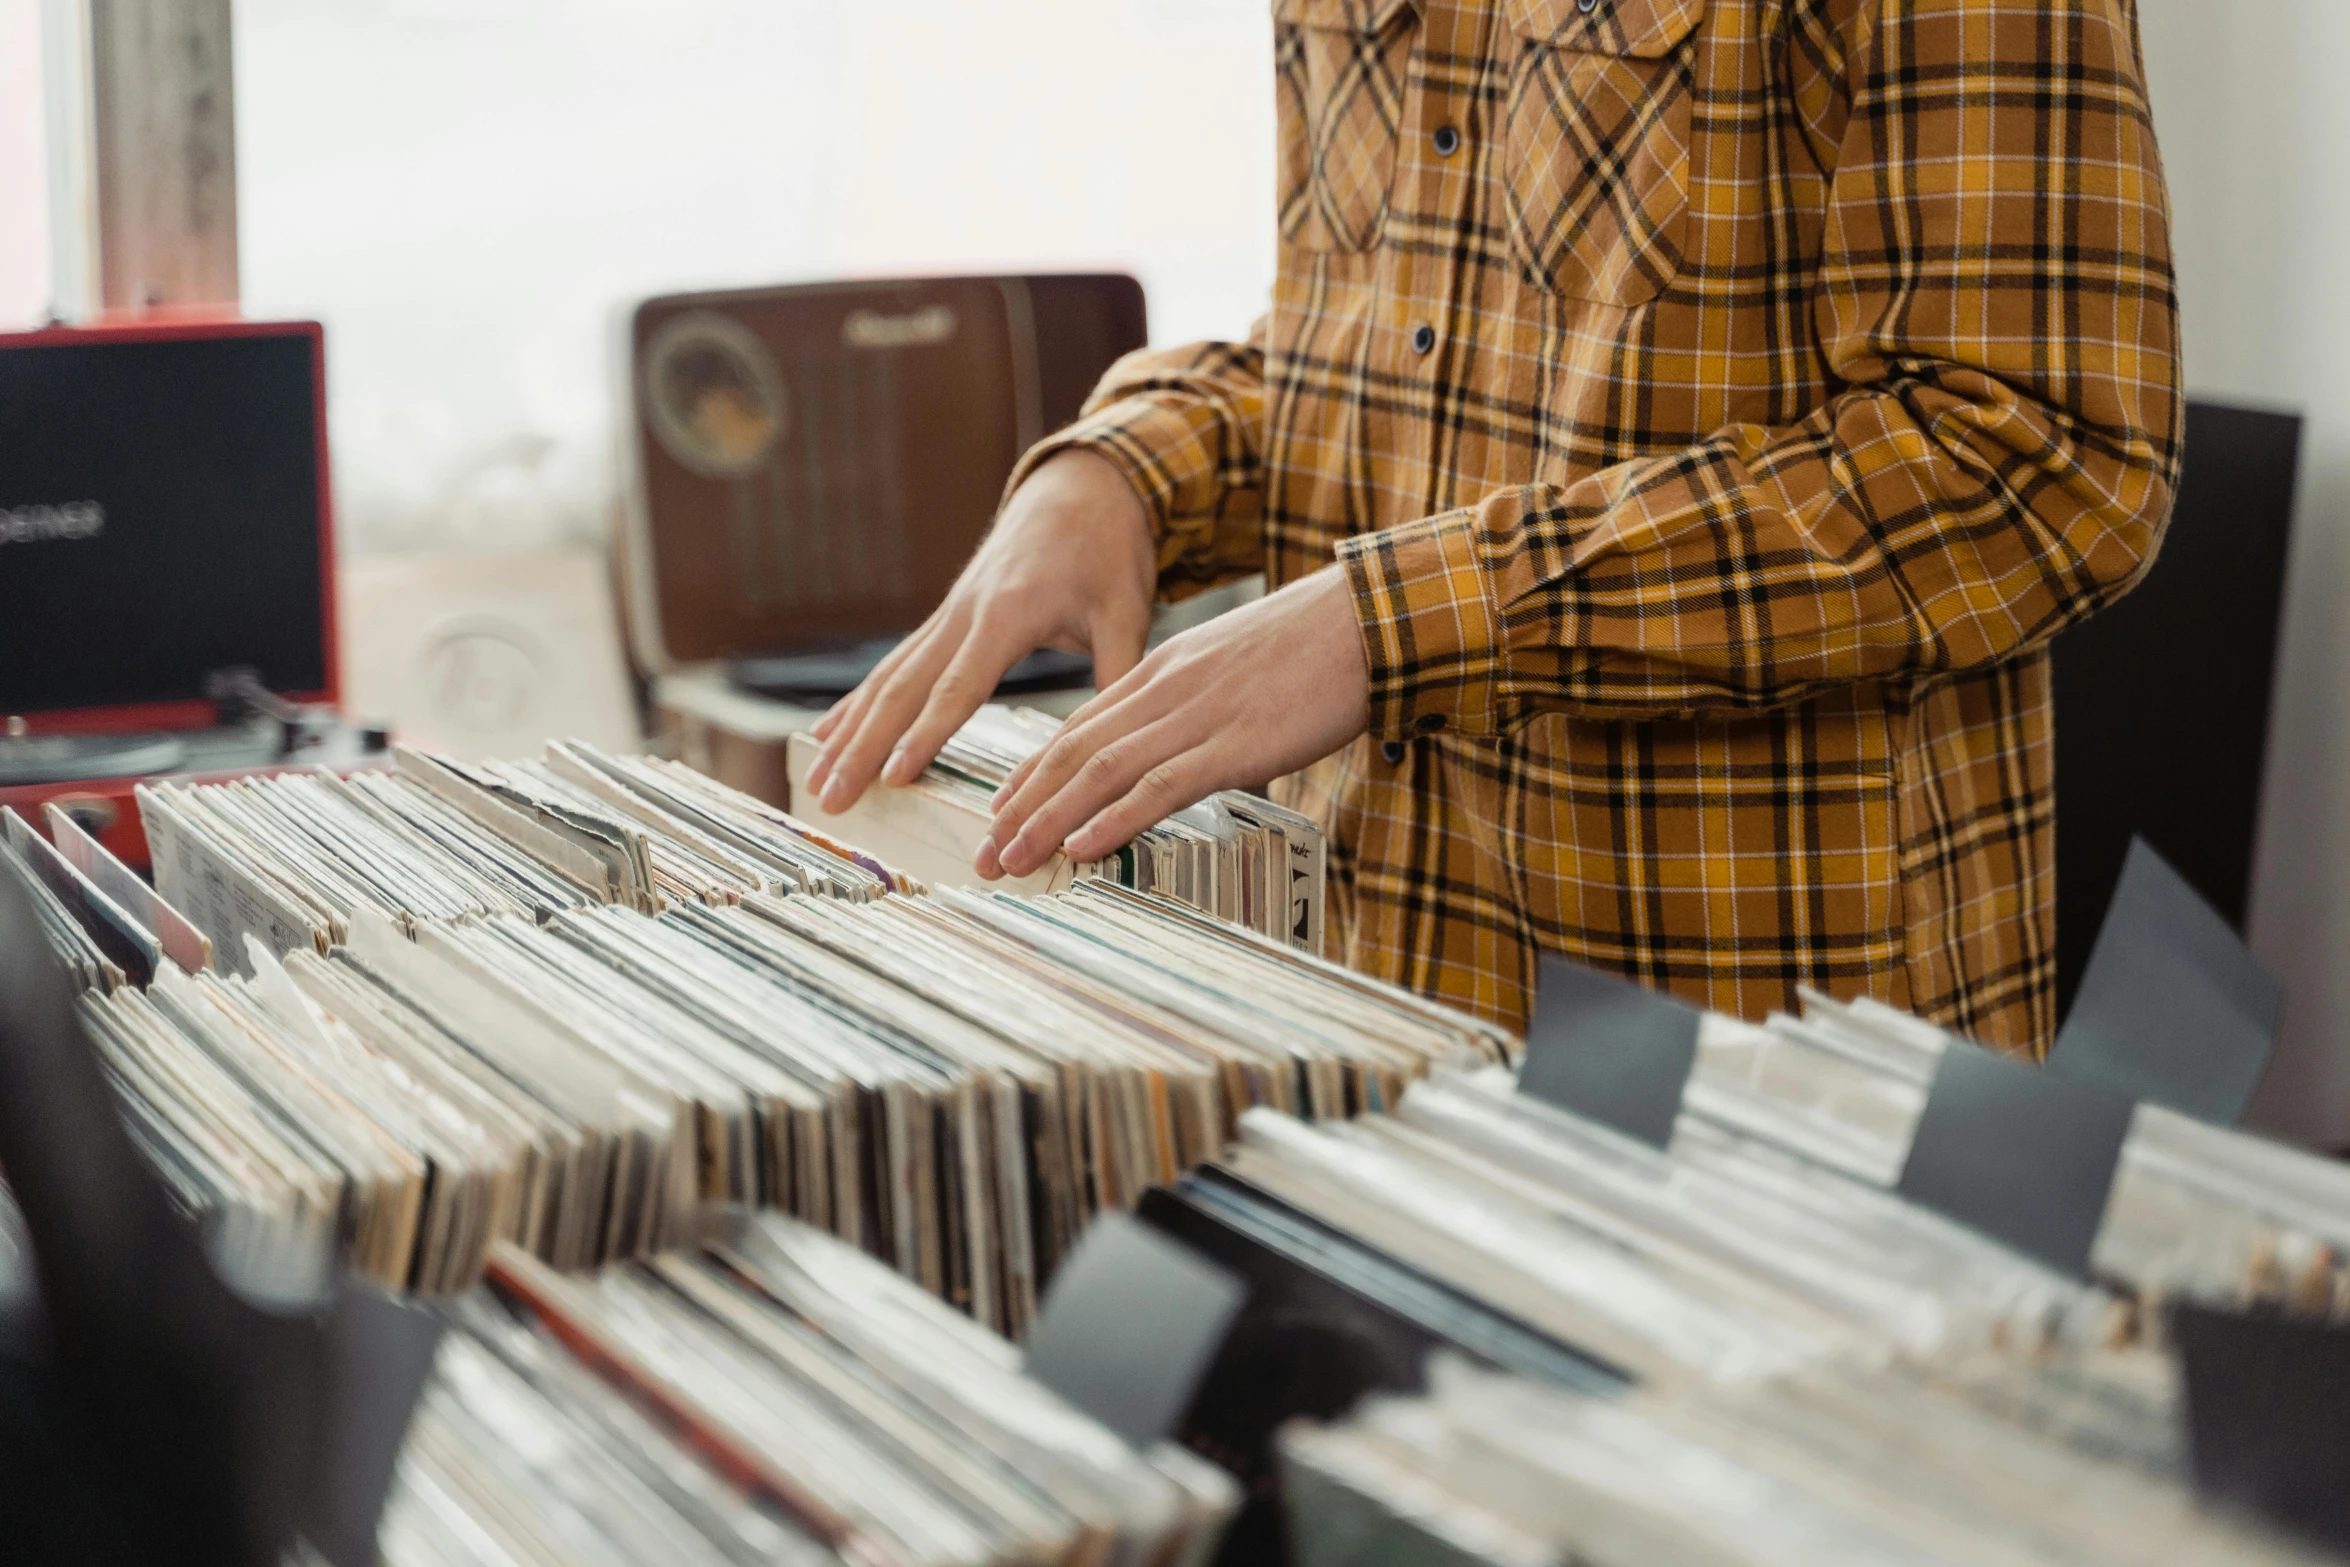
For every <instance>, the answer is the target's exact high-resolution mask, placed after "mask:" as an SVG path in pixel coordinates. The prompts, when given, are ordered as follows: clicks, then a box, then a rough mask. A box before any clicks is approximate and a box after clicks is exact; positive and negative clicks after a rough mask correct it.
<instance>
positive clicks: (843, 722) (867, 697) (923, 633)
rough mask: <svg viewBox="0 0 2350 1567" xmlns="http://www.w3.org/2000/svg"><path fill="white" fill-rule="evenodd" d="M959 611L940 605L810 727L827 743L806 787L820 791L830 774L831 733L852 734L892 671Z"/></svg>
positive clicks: (948, 622) (834, 748)
mask: <svg viewBox="0 0 2350 1567" xmlns="http://www.w3.org/2000/svg"><path fill="white" fill-rule="evenodd" d="M961 613H962V612H961V610H960V608H959V606H957V605H956V604H954V603H953V602H952V601H949V602H948V603H946V604H942V605H940V606H939V608H938V609H937V610H936V611H935V612H933V613H932V615H931V617H930V618H929V619H928V620H926V621H924V622H923V623H922V624H921V626H920V627H918V628H917V629H916V630H915V632H914V634H913V635H912V636H910V637H907V638H905V639H904V640H903V641H901V642H900V643H898V645H897V646H896V647H893V648H891V649H890V650H889V651H888V652H887V653H884V654H883V655H882V656H881V662H880V663H878V664H875V665H874V666H873V673H871V674H869V675H867V676H866V677H865V678H864V679H863V680H860V681H858V682H857V688H856V689H855V690H854V691H851V692H850V693H849V694H848V695H847V696H844V697H842V698H841V699H840V700H839V701H837V702H835V703H833V704H832V706H831V707H829V708H827V709H825V712H824V716H823V717H822V718H819V719H817V720H816V722H815V723H814V724H812V725H810V726H809V729H808V732H809V733H810V734H812V735H814V736H815V737H816V738H817V739H819V740H822V741H826V742H827V744H826V745H825V747H824V750H823V752H822V754H820V755H819V756H818V757H817V758H816V762H815V765H814V766H812V767H810V768H809V769H808V788H809V789H810V790H811V791H821V790H822V789H823V787H824V780H825V779H826V778H828V777H829V776H831V772H832V761H833V755H834V753H835V751H836V750H837V749H838V747H837V746H836V745H833V744H831V743H829V742H831V741H832V738H833V736H834V735H835V734H843V735H844V737H845V736H846V735H854V734H855V733H856V731H857V725H858V724H859V723H860V722H861V721H862V720H863V718H864V716H865V714H866V712H867V711H869V710H870V709H871V708H872V706H873V699H874V697H875V696H876V695H878V694H879V692H880V690H881V688H882V686H883V685H884V684H885V683H886V682H887V681H888V679H889V677H890V676H891V675H893V674H895V673H896V672H897V670H898V668H899V667H900V666H901V665H903V664H904V663H905V661H906V660H907V659H908V658H909V657H911V656H913V655H914V654H916V653H918V652H919V651H920V650H921V647H922V644H923V643H924V642H926V641H927V640H929V639H930V638H931V637H933V636H936V635H938V634H939V632H940V631H941V630H942V629H944V628H946V627H947V626H948V625H950V624H951V623H952V622H954V621H955V620H957V619H958V618H960V615H961Z"/></svg>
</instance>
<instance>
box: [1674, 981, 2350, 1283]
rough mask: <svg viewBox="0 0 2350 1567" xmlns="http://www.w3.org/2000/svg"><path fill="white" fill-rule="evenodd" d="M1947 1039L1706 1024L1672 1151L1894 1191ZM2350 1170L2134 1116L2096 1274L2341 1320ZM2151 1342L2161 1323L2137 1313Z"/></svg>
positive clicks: (1825, 1017)
mask: <svg viewBox="0 0 2350 1567" xmlns="http://www.w3.org/2000/svg"><path fill="white" fill-rule="evenodd" d="M1948 1044H1949V1039H1948V1036H1946V1035H1945V1034H1943V1033H1942V1032H1941V1031H1940V1030H1939V1029H1936V1028H1933V1027H1931V1026H1930V1025H1927V1024H1924V1023H1921V1022H1919V1021H1918V1020H1917V1019H1915V1018H1912V1017H1909V1016H1907V1015H1906V1014H1904V1013H1900V1012H1896V1011H1894V1010H1893V1009H1891V1008H1889V1007H1885V1006H1882V1005H1880V1004H1878V1003H1875V1002H1871V1001H1857V1002H1852V1003H1839V1002H1835V1001H1831V1000H1829V999H1827V998H1826V997H1823V996H1810V997H1807V998H1806V1007H1805V1012H1804V1015H1803V1016H1802V1017H1800V1018H1797V1017H1775V1018H1773V1019H1771V1020H1770V1022H1769V1023H1768V1024H1765V1025H1760V1026H1754V1025H1746V1024H1741V1023H1736V1022H1733V1021H1731V1020H1729V1019H1715V1020H1709V1022H1708V1026H1707V1028H1706V1029H1705V1031H1704V1032H1703V1033H1701V1034H1700V1036H1699V1048H1698V1059H1697V1067H1696V1071H1695V1073H1694V1074H1693V1076H1692V1077H1691V1079H1690V1083H1689V1088H1688V1092H1687V1094H1686V1096H1685V1098H1684V1101H1683V1111H1682V1119H1681V1123H1680V1125H1679V1126H1678V1127H1677V1129H1676V1134H1675V1143H1674V1151H1675V1152H1676V1153H1677V1154H1685V1155H1687V1156H1690V1157H1703V1154H1702V1149H1703V1148H1704V1147H1705V1146H1706V1145H1707V1144H1709V1143H1718V1142H1721V1141H1723V1140H1725V1139H1730V1140H1736V1141H1740V1142H1744V1143H1748V1144H1751V1145H1754V1146H1758V1147H1769V1148H1776V1149H1780V1150H1782V1151H1784V1152H1786V1153H1788V1154H1790V1155H1792V1156H1794V1157H1797V1158H1801V1159H1803V1160H1805V1161H1807V1162H1810V1163H1815V1164H1818V1165H1821V1166H1824V1167H1826V1168H1829V1169H1833V1170H1836V1171H1838V1172H1839V1173H1842V1174H1844V1175H1847V1176H1849V1177H1851V1178H1852V1179H1854V1180H1856V1181H1860V1182H1863V1183H1866V1184H1868V1185H1872V1186H1877V1187H1890V1186H1892V1185H1893V1183H1894V1182H1895V1180H1896V1179H1898V1177H1899V1175H1900V1172H1901V1167H1902V1164H1903V1162H1904V1161H1905V1160H1906V1159H1907V1157H1908V1154H1909V1147H1910V1137H1911V1133H1912V1132H1913V1131H1914V1129H1915V1127H1916V1124H1917V1118H1918V1116H1919V1114H1920V1112H1921V1111H1922V1110H1923V1109H1924V1107H1925V1101H1926V1091H1927V1089H1928V1087H1929V1086H1930V1085H1931V1083H1932V1081H1933V1077H1934V1072H1935V1069H1936V1067H1937V1066H1938V1065H1939V1063H1940V1060H1941V1056H1942V1052H1943V1050H1944V1049H1945V1048H1946V1047H1947V1046H1948ZM2346 1258H2350V1165H2345V1164H2344V1163H2342V1162H2341V1161H2340V1160H2335V1159H2325V1158H2319V1157H2316V1156H2314V1155H2311V1154H2309V1153H2306V1152H2304V1151H2302V1150H2300V1149H2297V1148H2292V1147H2288V1146H2286V1145H2285V1144H2282V1143H2277V1142H2273V1141H2271V1140H2269V1139H2267V1138H2262V1137H2255V1136H2249V1135H2246V1134H2244V1133H2240V1132H2233V1131H2229V1130H2226V1129H2225V1128H2222V1127H2216V1126H2212V1125H2209V1124H2207V1123H2205V1122H2202V1121H2198V1120H2195V1119H2193V1118H2192V1117H2189V1116H2185V1115H2181V1114H2180V1113H2178V1112H2177V1111H2175V1110H2170V1109H2166V1108H2165V1107H2163V1106H2161V1105H2158V1104H2153V1103H2141V1104H2139V1106H2138V1107H2137V1110H2136V1112H2135V1115H2134V1118H2133V1120H2132V1122H2131V1126H2130V1133H2129V1137H2128V1140H2127V1141H2125V1142H2124V1143H2123V1145H2122V1155H2121V1163H2120V1165H2119V1167H2118V1168H2117V1170H2116V1171H2115V1174H2114V1186H2113V1192H2112V1195H2111V1197H2110V1198H2109V1199H2108V1201H2107V1204H2106V1210H2105V1220H2104V1223H2103V1225H2102V1226H2101V1227H2100V1228H2099V1230H2098V1234H2097V1242H2096V1247H2095V1250H2094V1251H2093V1252H2092V1253H2091V1264H2092V1266H2093V1268H2094V1269H2095V1271H2096V1272H2097V1273H2098V1274H2099V1275H2100V1276H2102V1277H2105V1278H2109V1279H2112V1280H2115V1281H2118V1282H2120V1283H2122V1284H2124V1285H2126V1286H2127V1287H2128V1288H2129V1289H2130V1290H2131V1291H2133V1292H2134V1293H2135V1294H2136V1295H2137V1296H2138V1297H2139V1299H2140V1301H2141V1302H2142V1303H2143V1304H2144V1305H2145V1306H2147V1307H2149V1308H2152V1307H2158V1306H2159V1305H2160V1304H2161V1303H2162V1302H2163V1301H2164V1300H2165V1299H2169V1298H2172V1297H2177V1298H2182V1299H2187V1300H2195V1301H2203V1302H2214V1303H2223V1304H2231V1305H2254V1304H2259V1305H2268V1306H2276V1307H2280V1308H2284V1309H2288V1310H2290V1311H2292V1312H2294V1313H2296V1314H2299V1315H2305V1316H2313V1317H2330V1318H2331V1319H2333V1320H2336V1321H2346V1320H2350V1264H2346V1262H2345V1259H2346ZM2138 1315H2139V1320H2141V1321H2142V1322H2143V1323H2145V1324H2146V1325H2147V1326H2148V1327H2149V1328H2152V1327H2154V1326H2156V1325H2158V1324H2159V1321H2160V1312H2159V1311H2158V1310H2152V1309H2148V1310H2145V1311H2142V1312H2140V1313H2139V1314H2138Z"/></svg>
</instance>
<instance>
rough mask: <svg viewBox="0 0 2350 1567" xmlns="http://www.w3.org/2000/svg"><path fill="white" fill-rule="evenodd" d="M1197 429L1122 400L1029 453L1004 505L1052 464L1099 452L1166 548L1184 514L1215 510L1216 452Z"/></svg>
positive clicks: (1187, 418)
mask: <svg viewBox="0 0 2350 1567" xmlns="http://www.w3.org/2000/svg"><path fill="white" fill-rule="evenodd" d="M1200 423H1201V421H1200V419H1199V417H1198V416H1197V415H1196V414H1194V413H1189V412H1187V411H1186V410H1185V409H1183V408H1181V407H1176V406H1170V405H1169V404H1167V403H1162V402H1159V401H1157V400H1156V399H1154V398H1152V397H1151V396H1149V395H1148V394H1145V395H1142V396H1137V397H1128V398H1122V399H1120V400H1119V401H1117V402H1114V403H1112V404H1110V405H1109V406H1108V407H1106V408H1102V409H1098V410H1096V411H1095V412H1093V413H1090V414H1087V415H1085V416H1084V417H1082V418H1080V419H1079V420H1078V421H1077V422H1076V423H1075V424H1072V425H1070V426H1068V427H1067V428H1066V429H1063V430H1061V431H1060V432H1058V433H1057V434H1054V435H1049V436H1047V437H1045V438H1044V439H1043V440H1041V441H1039V442H1037V443H1036V444H1035V445H1034V446H1031V447H1030V448H1028V450H1027V452H1026V453H1025V454H1024V455H1023V456H1022V457H1021V459H1020V461H1019V462H1018V463H1017V464H1015V465H1014V466H1013V469H1012V477H1011V478H1010V480H1009V481H1007V482H1006V483H1005V485H1004V499H1005V500H1007V501H1008V500H1010V499H1011V498H1012V492H1013V491H1014V490H1017V489H1018V488H1020V486H1021V485H1022V484H1023V483H1025V482H1026V481H1027V479H1028V476H1029V475H1030V474H1032V473H1034V472H1035V471H1036V470H1037V469H1038V468H1040V467H1042V466H1043V465H1044V464H1045V463H1046V462H1047V461H1048V460H1050V459H1051V458H1054V457H1057V456H1059V455H1060V454H1061V453H1063V452H1065V451H1071V450H1084V451H1089V452H1094V453H1097V454H1099V455H1100V456H1102V457H1106V458H1108V459H1109V461H1110V462H1111V463H1112V464H1113V465H1115V466H1116V468H1117V469H1118V471H1119V472H1120V473H1122V474H1124V475H1125V476H1126V482H1127V483H1128V484H1129V485H1131V486H1132V487H1133V489H1134V493H1135V496H1136V498H1137V499H1139V500H1140V501H1141V502H1142V509H1143V510H1144V512H1146V513H1147V514H1148V515H1149V517H1150V527H1151V541H1152V543H1154V544H1158V545H1162V546H1163V545H1164V544H1165V543H1166V542H1167V536H1168V534H1169V533H1170V532H1171V531H1177V530H1178V529H1179V524H1180V523H1181V521H1182V520H1183V519H1184V518H1185V517H1186V516H1187V515H1197V514H1200V513H1207V514H1209V515H1211V516H1212V514H1213V512H1214V510H1215V504H1214V500H1213V496H1214V494H1215V493H1216V485H1217V480H1218V477H1219V475H1218V472H1217V454H1216V448H1215V444H1214V439H1213V437H1212V436H1211V435H1209V434H1208V433H1207V432H1205V431H1203V430H1202V429H1201V428H1200Z"/></svg>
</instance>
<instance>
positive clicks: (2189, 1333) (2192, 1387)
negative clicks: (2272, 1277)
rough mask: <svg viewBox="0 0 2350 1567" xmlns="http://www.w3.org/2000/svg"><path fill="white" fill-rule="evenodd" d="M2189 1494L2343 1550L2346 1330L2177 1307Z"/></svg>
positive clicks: (2347, 1445) (2174, 1330)
mask: <svg viewBox="0 0 2350 1567" xmlns="http://www.w3.org/2000/svg"><path fill="white" fill-rule="evenodd" d="M2171 1341H2172V1342H2173V1343H2174V1344H2176V1345H2177V1346H2178V1350H2179V1360H2180V1363H2181V1365H2182V1366H2183V1367H2184V1369H2185V1372H2186V1386H2187V1409H2186V1415H2187V1436H2188V1442H2189V1446H2190V1449H2191V1451H2192V1452H2193V1453H2194V1456H2195V1487H2196V1489H2197V1490H2198V1491H2199V1492H2201V1493H2202V1494H2203V1495H2204V1496H2205V1497H2208V1498H2210V1499H2212V1500H2214V1501H2218V1502H2223V1503H2225V1504H2227V1505H2229V1506H2234V1507H2242V1508H2246V1509H2249V1510H2250V1511H2253V1512H2256V1513H2260V1514H2262V1515H2263V1516H2265V1517H2268V1518H2270V1519H2272V1520H2274V1521H2276V1522H2278V1523H2283V1524H2287V1525H2290V1526H2291V1527H2293V1528H2296V1529H2300V1530H2302V1531H2303V1532H2305V1533H2307V1534H2310V1535H2312V1536H2314V1537H2315V1538H2317V1539H2319V1540H2322V1541H2324V1542H2326V1543H2327V1544H2330V1545H2332V1546H2335V1547H2336V1548H2345V1547H2350V1330H2345V1329H2342V1328H2338V1327H2332V1326H2328V1325H2326V1324H2323V1323H2315V1322H2292V1321H2288V1320H2286V1319H2284V1318H2282V1317H2279V1316H2276V1315H2274V1314H2271V1313H2266V1312H2256V1313H2249V1314H2248V1313H2242V1312H2233V1311H2212V1310H2209V1309H2207V1308H2204V1307H2200V1306H2178V1307H2175V1308H2173V1310H2172V1312H2171Z"/></svg>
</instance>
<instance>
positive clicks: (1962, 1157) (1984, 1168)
mask: <svg viewBox="0 0 2350 1567" xmlns="http://www.w3.org/2000/svg"><path fill="white" fill-rule="evenodd" d="M2136 1111H2137V1102H2136V1101H2135V1100H2133V1099H2132V1098H2130V1096H2129V1095H2127V1094H2125V1093H2123V1092H2121V1091H2120V1090H2119V1089H2116V1088H2114V1087H2112V1086H2110V1085H2108V1084H2105V1083H2101V1082H2096V1081H2092V1080H2089V1079H2085V1078H2073V1077H2064V1076H2060V1075H2058V1074H2056V1073H2054V1072H2049V1071H2045V1070H2043V1069H2042V1068H2040V1067H2036V1066H2033V1065H2031V1064H2030V1063H2028V1062H2024V1061H2018V1060H2014V1059H2012V1058H2010V1057H2007V1056H2000V1055H1993V1054H1992V1053H1991V1052H1990V1051H1987V1050H1983V1049H1979V1048H1977V1047H1976V1046H1974V1045H1969V1044H1964V1043H1960V1042H1957V1041H1953V1042H1952V1043H1951V1045H1950V1047H1949V1048H1948V1049H1947V1050H1945V1051H1944V1052H1943V1053H1942V1064H1941V1066H1940V1067H1939V1068H1937V1069H1936V1071H1935V1073H1934V1086H1933V1088H1932V1089H1931V1090H1930V1091H1929V1092H1928V1093H1927V1095H1926V1108H1925V1112H1924V1114H1922V1115H1921V1116H1919V1118H1918V1126H1917V1134H1916V1136H1915V1137H1914V1138H1913V1139H1912V1140H1911V1142H1910V1148H1909V1162H1908V1163H1907V1164H1905V1165H1903V1166H1902V1169H1901V1180H1900V1182H1899V1183H1898V1185H1897V1186H1896V1188H1895V1189H1896V1190H1898V1191H1899V1192H1900V1193H1901V1194H1902V1195H1903V1196H1904V1197H1907V1198H1909V1199H1910V1200H1911V1201H1912V1202H1916V1203H1920V1204H1922V1205H1924V1206H1925V1207H1928V1208H1932V1209H1934V1210H1935V1211H1936V1212H1938V1213H1940V1214H1942V1215H1943V1216H1944V1217H1946V1218H1951V1219H1955V1220H1957V1221H1958V1222H1959V1223H1961V1224H1964V1225H1966V1226H1967V1227H1968V1228H1970V1229H1974V1230H1978V1231H1980V1232H1982V1233H1983V1234H1985V1235H1988V1236H1990V1237H1991V1238H1992V1239H1993V1240H1996V1241H1999V1242H2001V1243H2003V1244H2005V1245H2008V1246H2012V1247H2014V1248H2015V1249H2016V1250H2017V1251H2020V1252H2023V1253H2025V1254H2026V1255H2027V1256H2031V1257H2036V1258H2038V1259H2039V1260H2040V1261H2042V1262H2044V1263H2046V1264H2048V1266H2050V1267H2051V1268H2054V1269H2056V1270H2057V1271H2058V1272H2060V1273H2065V1274H2070V1275H2072V1276H2073V1277H2075V1278H2078V1277H2081V1276H2083V1275H2085V1274H2086V1273H2087V1272H2088V1270H2089V1249H2090V1247H2091V1246H2092V1245H2094V1244H2095V1242H2096V1240H2097V1226H2098V1225H2099V1224H2100V1223H2101V1222H2103V1220H2104V1217H2105V1199H2106V1197H2107V1196H2108V1195H2109V1194H2110V1193H2111V1191H2112V1190H2113V1171H2114V1166H2115V1165H2116V1164H2117V1163H2118V1162H2119V1161H2120V1158H2121V1149H2122V1139H2123V1138H2125V1137H2127V1136H2128V1135H2129V1131H2130V1118H2131V1116H2132V1115H2133V1114H2135V1113H2136Z"/></svg>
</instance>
